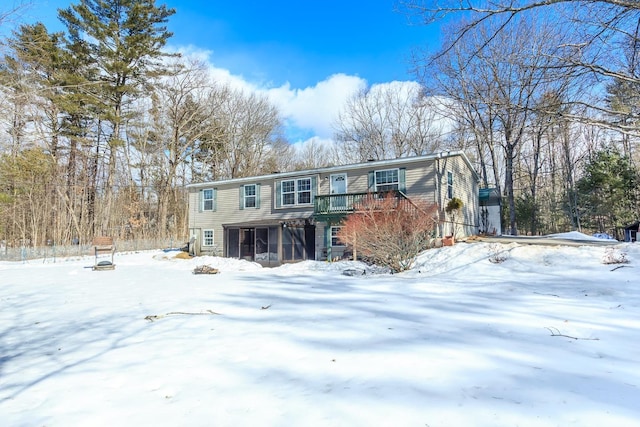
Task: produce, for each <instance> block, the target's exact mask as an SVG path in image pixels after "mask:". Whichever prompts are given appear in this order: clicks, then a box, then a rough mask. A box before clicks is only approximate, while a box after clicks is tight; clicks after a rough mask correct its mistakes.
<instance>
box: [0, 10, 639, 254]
mask: <svg viewBox="0 0 640 427" xmlns="http://www.w3.org/2000/svg"><path fill="white" fill-rule="evenodd" d="M465 5H467V6H465V7H463V8H461V7H460V3H459V2H457V1H437V0H433V1H421V0H420V1H419V0H415V1H413V0H408V1H405V2H402V3H400V4H399V5H398V6H399V9H401V11H403V12H406V13H408V14H410V16H413V17H415V18H417V19H418V20H419V21H420V23H423V24H430V23H432V22H435V21H438V20H439V19H440V18H441V17H443V16H444V15H445V14H446V15H447V16H456V15H455V14H456V13H458V14H459V16H458V17H459V18H460V19H459V20H457V21H456V20H454V19H449V20H448V23H447V24H446V26H445V27H444V28H445V30H444V34H445V37H444V39H445V40H444V45H443V46H442V48H441V50H440V51H438V52H437V53H436V54H429V55H427V54H425V53H421V52H420V51H416V56H415V61H414V66H415V67H414V71H415V75H416V78H417V81H418V83H416V82H413V83H409V82H404V83H398V82H394V83H392V84H387V85H376V86H373V87H370V88H367V89H365V90H363V91H361V92H358V93H356V94H354V95H353V96H352V97H351V98H350V99H349V101H348V102H347V103H346V104H345V105H344V106H342V109H341V112H340V114H339V116H337V117H336V122H335V143H334V145H332V146H326V145H321V144H319V143H317V142H313V141H312V142H309V143H307V144H305V145H303V146H302V147H300V148H298V149H294V147H293V146H292V145H290V144H289V143H288V141H287V140H286V137H285V135H284V128H283V126H284V121H283V118H282V116H281V113H280V112H279V111H278V109H277V107H276V106H275V105H274V104H273V103H272V102H270V101H269V99H268V98H267V97H266V96H264V95H260V94H256V93H248V92H244V91H241V90H237V89H234V88H232V87H230V86H228V85H225V84H222V83H220V82H216V81H214V80H213V79H212V78H211V76H210V75H209V73H208V69H207V66H206V64H203V63H200V62H197V61H194V60H191V59H189V58H182V57H180V56H178V55H175V54H170V53H168V51H167V50H166V49H165V45H166V42H167V40H169V39H170V37H171V33H170V32H168V31H167V29H166V23H167V21H168V19H170V17H171V15H173V14H174V13H175V11H174V10H172V9H168V8H166V7H165V6H161V5H156V3H155V1H154V0H104V1H98V0H83V1H81V2H79V3H77V4H72V5H71V6H69V8H66V9H63V10H60V11H59V18H60V19H61V20H62V22H63V23H64V25H65V31H63V32H60V33H51V32H49V31H48V29H47V28H46V27H45V26H44V25H43V24H40V23H33V24H26V25H22V26H19V27H17V28H15V31H14V32H13V34H12V35H11V36H10V37H7V38H6V39H4V40H2V47H3V56H2V61H1V62H0V91H1V95H0V96H1V99H0V128H1V131H2V132H1V136H0V240H4V241H7V242H9V243H10V244H32V245H42V244H45V243H46V242H47V241H52V242H56V243H60V244H64V243H70V242H73V241H74V240H75V239H78V240H80V241H83V242H85V241H87V240H90V239H91V237H92V236H94V235H97V234H109V235H113V236H116V237H118V238H147V237H154V238H155V237H161V238H162V237H167V236H171V237H176V238H178V239H180V238H186V236H187V218H186V215H187V212H186V210H187V202H186V195H185V191H184V185H185V184H188V183H190V182H201V181H204V180H211V179H222V178H236V177H242V176H248V175H255V174H261V173H269V172H272V171H287V170H295V169H305V168H313V167H320V166H327V165H334V164H341V163H350V162H357V161H366V160H368V159H385V158H395V157H402V156H408V155H421V154H428V153H431V152H434V151H437V150H448V149H462V150H464V151H465V152H466V153H467V154H468V155H469V157H470V158H471V159H472V161H473V162H474V164H475V165H476V167H477V170H478V172H479V174H480V176H481V177H482V185H483V186H486V187H496V188H498V189H499V190H500V193H501V194H503V207H504V215H503V216H504V223H505V227H503V228H504V230H505V232H511V233H513V234H516V233H520V234H521V233H532V234H538V233H549V232H561V231H567V230H573V229H581V230H584V231H586V232H591V231H605V232H609V233H613V234H616V233H618V237H620V235H619V232H620V228H621V227H623V226H624V225H626V224H628V223H630V222H633V221H635V220H637V219H639V218H640V202H639V200H640V197H639V187H640V185H639V183H640V179H639V177H638V162H639V161H640V157H639V154H638V150H637V148H638V137H639V136H640V122H639V121H638V119H639V114H640V76H639V73H640V37H639V34H640V24H639V22H640V6H638V3H637V2H636V1H620V0H615V1H614V0H610V1H606V0H605V1H592V0H589V1H573V2H563V1H558V2H540V3H538V2H535V1H519V2H513V1H509V2H505V3H504V4H502V3H501V2H499V1H492V2H473V1H472V2H466V3H465ZM476 6H478V7H477V8H476ZM7 16H8V15H7V14H6V13H5V14H3V13H0V20H3V19H5V20H6V19H7ZM0 24H2V22H0Z"/></svg>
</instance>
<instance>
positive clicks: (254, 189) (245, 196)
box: [240, 184, 260, 209]
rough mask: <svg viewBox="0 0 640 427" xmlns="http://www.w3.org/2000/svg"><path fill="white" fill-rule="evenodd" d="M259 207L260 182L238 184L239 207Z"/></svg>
mask: <svg viewBox="0 0 640 427" xmlns="http://www.w3.org/2000/svg"><path fill="white" fill-rule="evenodd" d="M259 207H260V184H248V185H241V186H240V209H245V208H246V209H250V208H256V209H257V208H259Z"/></svg>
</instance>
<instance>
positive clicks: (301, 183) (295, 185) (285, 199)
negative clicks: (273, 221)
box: [280, 178, 313, 206]
mask: <svg viewBox="0 0 640 427" xmlns="http://www.w3.org/2000/svg"><path fill="white" fill-rule="evenodd" d="M311 188H312V187H311V178H298V179H289V180H286V181H282V182H281V183H280V199H281V201H282V206H295V205H308V204H311V203H312V202H313V200H312V199H311Z"/></svg>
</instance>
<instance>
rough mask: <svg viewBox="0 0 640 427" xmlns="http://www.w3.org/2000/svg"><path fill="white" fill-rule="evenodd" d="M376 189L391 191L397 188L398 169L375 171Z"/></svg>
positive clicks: (398, 179)
mask: <svg viewBox="0 0 640 427" xmlns="http://www.w3.org/2000/svg"><path fill="white" fill-rule="evenodd" d="M375 179H376V182H375V184H376V191H393V190H398V189H399V184H400V177H399V173H398V169H388V170H381V171H376V176H375Z"/></svg>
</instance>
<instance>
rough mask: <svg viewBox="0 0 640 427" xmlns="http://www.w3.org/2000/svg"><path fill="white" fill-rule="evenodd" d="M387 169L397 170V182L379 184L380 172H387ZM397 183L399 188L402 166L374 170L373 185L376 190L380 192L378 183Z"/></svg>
mask: <svg viewBox="0 0 640 427" xmlns="http://www.w3.org/2000/svg"><path fill="white" fill-rule="evenodd" d="M387 171H396V177H397V179H398V180H397V181H396V182H395V183H386V184H378V172H387ZM393 184H395V185H396V186H397V187H398V188H397V189H399V188H400V168H392V169H378V170H375V171H373V187H374V190H375V191H376V192H378V185H381V186H382V185H393Z"/></svg>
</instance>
